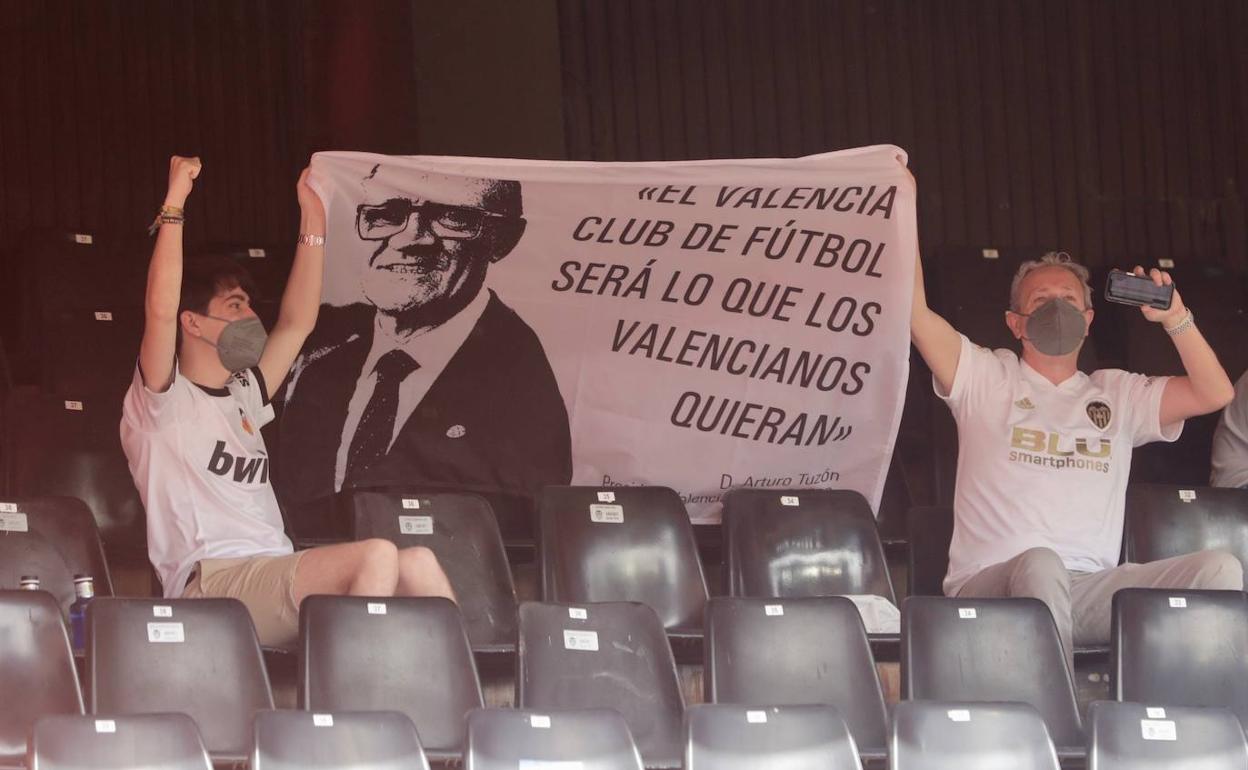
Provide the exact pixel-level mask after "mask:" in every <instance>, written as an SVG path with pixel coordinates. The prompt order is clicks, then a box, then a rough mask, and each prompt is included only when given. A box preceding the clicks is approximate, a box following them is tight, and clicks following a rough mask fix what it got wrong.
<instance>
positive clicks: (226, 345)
mask: <svg viewBox="0 0 1248 770" xmlns="http://www.w3.org/2000/svg"><path fill="white" fill-rule="evenodd" d="M207 318H214V319H216V320H218V321H225V328H224V329H222V330H221V336H219V337H217V344H216V345H214V346H213V347H215V348H216V349H217V358H219V359H221V365H222V366H224V367H225V368H226V369H229V370H230V371H231V372H241V371H243V370H244V369H250V368H251V367H253V366H255V365H256V364H258V363H260V354H261V353H263V352H264V344H265V343H266V342H268V339H269V335H268V333H266V332H265V331H264V324H262V323H260V319H259V318H240V319H238V320H237V321H231V320H229V319H228V318H217V316H215V315H210V316H207ZM200 339H203V338H202V337H201V338H200ZM204 342H208V340H204ZM208 344H209V345H212V343H211V342H208Z"/></svg>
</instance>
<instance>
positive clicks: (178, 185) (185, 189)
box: [165, 155, 203, 208]
mask: <svg viewBox="0 0 1248 770" xmlns="http://www.w3.org/2000/svg"><path fill="white" fill-rule="evenodd" d="M202 168H203V164H202V163H200V162H199V158H183V157H181V156H178V155H174V156H173V157H172V158H170V159H169V191H168V192H167V193H166V194H165V205H167V206H178V207H179V208H181V206H182V204H184V203H186V197H187V196H188V195H190V194H191V187H192V186H193V185H194V181H195V178H196V177H198V176H199V172H200V169H202Z"/></svg>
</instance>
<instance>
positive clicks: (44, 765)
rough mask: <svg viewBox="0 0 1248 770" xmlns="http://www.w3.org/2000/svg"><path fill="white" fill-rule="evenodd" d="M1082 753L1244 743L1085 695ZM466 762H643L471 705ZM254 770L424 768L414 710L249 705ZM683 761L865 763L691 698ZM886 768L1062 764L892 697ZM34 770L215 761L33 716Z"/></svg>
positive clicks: (76, 720) (573, 728)
mask: <svg viewBox="0 0 1248 770" xmlns="http://www.w3.org/2000/svg"><path fill="white" fill-rule="evenodd" d="M1090 720H1091V723H1092V729H1091V731H1090V732H1089V739H1088V747H1087V754H1088V758H1089V767H1093V768H1097V770H1152V769H1153V768H1156V769H1157V770H1161V769H1162V768H1166V769H1167V770H1169V769H1170V768H1173V767H1176V766H1182V767H1187V768H1193V769H1197V768H1198V769H1199V770H1242V768H1243V767H1245V766H1246V765H1248V743H1246V742H1245V739H1244V733H1243V730H1242V728H1241V727H1240V724H1239V722H1238V720H1236V719H1235V717H1234V716H1233V715H1232V714H1230V713H1229V712H1227V711H1226V710H1224V709H1217V708H1168V709H1165V708H1157V707H1148V706H1143V705H1141V704H1138V703H1114V702H1107V701H1102V702H1098V703H1095V704H1093V706H1092V711H1091V717H1090ZM465 722H466V724H467V737H466V739H465V750H464V758H463V766H464V768H465V770H515V768H521V769H522V770H526V769H530V768H532V769H534V770H536V769H537V768H544V769H546V770H571V769H572V768H575V769H576V770H642V768H643V767H644V763H643V760H642V758H641V755H640V753H639V752H638V750H637V746H636V744H635V743H634V741H633V738H632V733H631V731H630V730H629V728H628V724H627V723H626V722H625V721H624V719H623V718H622V717H621V716H620V715H619V714H618V713H616V712H614V711H611V710H610V709H585V710H573V711H566V710H563V711H533V710H527V709H474V710H472V711H470V712H469V713H468V715H467V718H466V719H465ZM252 735H253V739H252V742H251V750H250V753H249V764H250V767H251V770H357V769H360V770H362V769H363V768H368V769H369V770H400V769H403V770H428V769H429V766H430V764H429V759H428V757H427V756H426V754H425V751H424V749H423V747H422V746H421V742H420V738H419V736H418V734H417V731H416V728H415V726H414V725H413V724H412V722H411V720H410V719H408V718H407V717H406V716H405V715H404V714H402V713H399V712H394V711H371V712H361V711H357V712H351V711H339V712H334V713H324V712H320V713H318V712H313V713H309V712H303V711H259V712H256V714H255V717H254V722H253V730H252ZM682 745H683V756H682V759H683V767H684V768H685V770H860V769H861V767H862V762H861V760H860V758H859V756H858V754H857V752H856V751H855V748H854V739H853V737H852V736H851V735H850V733H849V731H848V729H847V728H846V726H845V723H844V721H843V720H842V719H841V718H840V716H839V714H838V713H837V711H836V709H834V708H832V707H830V706H769V707H765V708H751V707H748V706H735V705H709V704H706V705H698V706H692V707H690V708H689V710H688V711H687V712H686V714H685V722H684V730H683V739H682ZM889 746H890V747H891V751H890V754H889V767H890V768H893V769H894V770H967V768H978V767H984V768H988V767H991V768H1034V769H1035V770H1058V768H1059V764H1058V762H1059V760H1058V757H1057V754H1056V752H1055V750H1054V747H1053V743H1052V741H1051V740H1050V739H1049V735H1048V731H1047V730H1046V728H1045V725H1044V721H1043V720H1042V719H1041V718H1040V716H1039V715H1038V714H1037V713H1036V712H1035V710H1034V709H1033V708H1031V707H1030V706H1027V705H1025V704H1020V703H939V702H934V701H910V702H906V703H901V704H898V706H897V709H896V710H895V712H894V714H893V719H892V724H891V728H890V735H889ZM28 767H29V768H30V769H31V770H128V769H129V768H134V767H160V768H163V770H210V768H211V767H212V761H211V757H210V755H209V753H208V751H207V749H206V748H205V747H204V744H203V742H202V740H201V738H200V734H199V730H198V729H197V728H196V726H195V722H194V721H193V720H192V719H190V718H189V717H187V716H186V715H185V714H143V715H127V716H113V717H105V716H52V717H45V718H43V719H41V720H39V722H37V723H36V724H35V726H34V729H33V731H32V737H31V742H30V749H29V752H28Z"/></svg>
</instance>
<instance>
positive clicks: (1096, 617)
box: [957, 548, 1244, 673]
mask: <svg viewBox="0 0 1248 770" xmlns="http://www.w3.org/2000/svg"><path fill="white" fill-rule="evenodd" d="M1120 588H1223V589H1231V590H1234V591H1242V590H1243V588H1244V568H1243V565H1241V564H1240V563H1239V559H1237V558H1236V557H1235V556H1234V555H1233V554H1230V553H1227V552H1226V551H1198V552H1196V553H1189V554H1185V555H1183V556H1175V557H1174V558H1171V559H1162V560H1160V561H1154V562H1148V563H1147V564H1121V565H1119V566H1117V567H1114V568H1112V569H1107V570H1101V571H1100V572H1071V571H1069V570H1067V569H1066V566H1065V565H1064V564H1062V559H1061V557H1059V556H1058V555H1057V552H1055V551H1053V550H1052V549H1049V548H1032V549H1029V550H1026V551H1023V552H1022V553H1020V554H1019V555H1018V556H1015V557H1014V558H1013V559H1010V560H1009V561H1003V562H1001V563H1000V564H994V565H992V566H991V567H985V568H984V569H983V570H981V571H979V572H978V573H976V575H975V576H974V577H972V578H971V579H970V580H968V581H966V582H965V583H963V584H962V587H961V589H959V590H958V594H957V595H958V596H964V597H997V596H1032V597H1035V598H1037V599H1039V600H1040V601H1042V602H1044V603H1045V604H1047V605H1048V607H1049V611H1051V612H1052V613H1053V620H1054V621H1055V622H1056V623H1057V633H1058V636H1060V637H1061V639H1062V649H1063V650H1064V651H1065V653H1066V661H1067V664H1068V665H1069V666H1070V670H1071V672H1072V673H1073V672H1074V645H1076V644H1081V645H1083V644H1089V645H1090V644H1105V643H1106V642H1108V641H1109V627H1110V609H1111V607H1112V604H1111V603H1112V601H1113V598H1114V592H1115V591H1117V590H1118V589H1120Z"/></svg>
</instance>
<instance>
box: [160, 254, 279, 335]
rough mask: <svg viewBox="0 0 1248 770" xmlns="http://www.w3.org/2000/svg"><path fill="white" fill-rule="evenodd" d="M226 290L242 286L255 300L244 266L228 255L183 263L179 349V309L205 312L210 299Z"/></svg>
mask: <svg viewBox="0 0 1248 770" xmlns="http://www.w3.org/2000/svg"><path fill="white" fill-rule="evenodd" d="M229 289H242V290H243V291H245V292H247V296H248V297H249V298H250V299H251V301H252V302H253V303H254V302H255V301H256V300H257V294H258V292H257V291H256V282H255V281H254V280H253V279H252V277H251V273H249V272H247V268H245V267H243V266H242V265H241V264H239V262H238V260H236V259H234V258H233V257H231V256H229V255H227V254H212V255H207V256H202V257H191V258H188V259H185V260H183V262H182V294H181V296H180V297H179V298H178V322H177V330H178V332H177V336H176V338H175V343H174V344H175V345H177V346H178V349H179V350H181V348H182V311H184V310H189V311H191V312H192V313H199V314H200V315H206V314H207V313H208V303H209V302H211V301H212V298H213V297H215V296H217V295H218V294H220V293H221V292H223V291H228V290H229Z"/></svg>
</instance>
